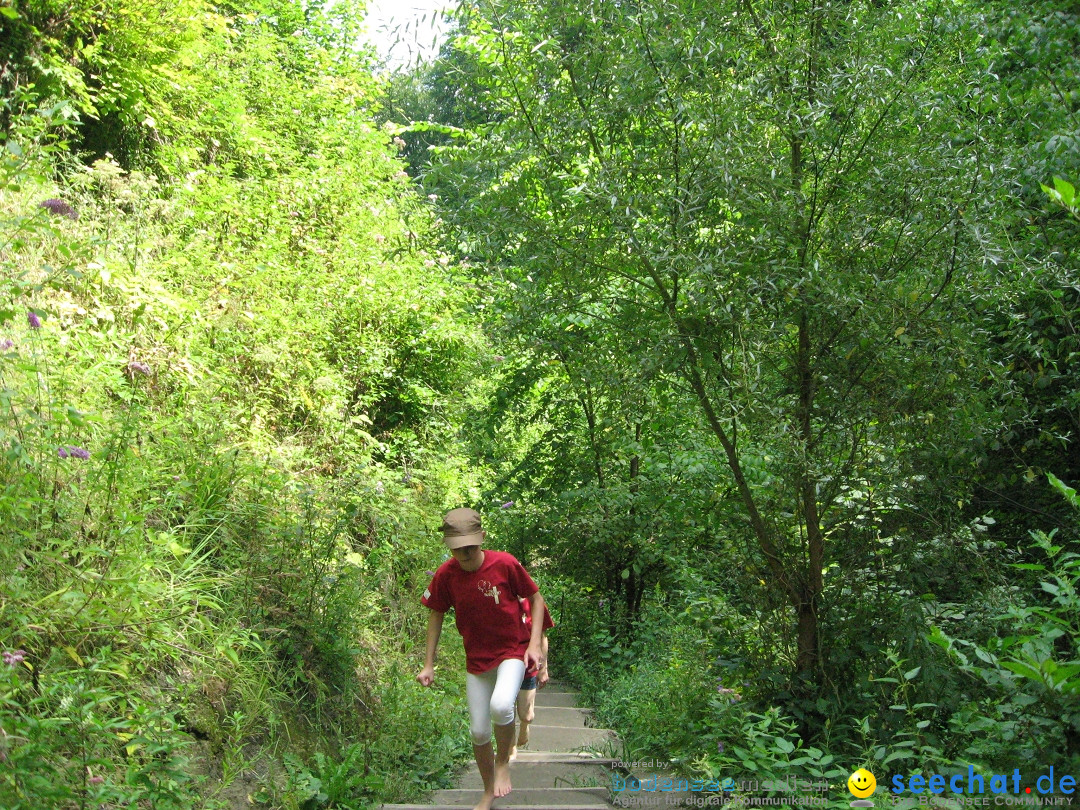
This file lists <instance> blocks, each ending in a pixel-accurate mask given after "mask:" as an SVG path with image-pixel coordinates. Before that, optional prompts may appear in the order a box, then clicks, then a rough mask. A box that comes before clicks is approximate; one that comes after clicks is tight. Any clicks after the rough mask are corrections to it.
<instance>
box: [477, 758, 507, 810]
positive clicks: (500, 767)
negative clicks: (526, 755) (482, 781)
mask: <svg viewBox="0 0 1080 810" xmlns="http://www.w3.org/2000/svg"><path fill="white" fill-rule="evenodd" d="M510 789H511V788H510V763H509V762H496V763H495V798H496V799H498V798H499V797H500V796H506V795H507V794H509V793H510ZM484 810H487V808H484Z"/></svg>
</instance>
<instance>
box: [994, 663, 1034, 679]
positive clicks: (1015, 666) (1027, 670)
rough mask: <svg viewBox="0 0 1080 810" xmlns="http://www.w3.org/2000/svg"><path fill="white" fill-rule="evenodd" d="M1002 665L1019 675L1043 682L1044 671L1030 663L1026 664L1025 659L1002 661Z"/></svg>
mask: <svg viewBox="0 0 1080 810" xmlns="http://www.w3.org/2000/svg"><path fill="white" fill-rule="evenodd" d="M1001 666H1003V667H1004V668H1005V669H1007V670H1009V671H1010V672H1015V673H1016V674H1017V675H1020V676H1022V677H1024V678H1027V679H1029V680H1032V681H1037V682H1038V683H1042V682H1043V677H1042V673H1041V672H1039V670H1037V669H1035V667H1033V666H1031V665H1030V664H1025V663H1024V662H1023V661H1002V662H1001Z"/></svg>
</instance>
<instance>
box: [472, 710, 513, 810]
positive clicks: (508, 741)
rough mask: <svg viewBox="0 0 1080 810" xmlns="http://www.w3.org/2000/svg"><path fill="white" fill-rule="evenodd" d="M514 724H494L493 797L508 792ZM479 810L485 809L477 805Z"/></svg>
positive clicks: (485, 809)
mask: <svg viewBox="0 0 1080 810" xmlns="http://www.w3.org/2000/svg"><path fill="white" fill-rule="evenodd" d="M514 731H515V728H514V724H513V723H507V724H506V725H504V726H495V743H496V746H497V754H496V755H495V785H494V788H495V798H496V799H497V798H499V797H500V796H505V795H507V794H508V793H509V792H510V789H511V788H510V749H511V748H513V747H514ZM477 808H479V810H487V808H481V807H480V806H479V805H477Z"/></svg>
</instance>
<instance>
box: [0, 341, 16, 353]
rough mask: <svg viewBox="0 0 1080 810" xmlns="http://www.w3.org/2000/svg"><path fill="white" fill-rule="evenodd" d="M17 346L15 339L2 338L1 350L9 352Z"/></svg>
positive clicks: (0, 342)
mask: <svg viewBox="0 0 1080 810" xmlns="http://www.w3.org/2000/svg"><path fill="white" fill-rule="evenodd" d="M14 348H15V341H14V340H12V339H11V338H4V339H3V340H0V352H8V351H11V350H12V349H14Z"/></svg>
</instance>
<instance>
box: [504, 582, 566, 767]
mask: <svg viewBox="0 0 1080 810" xmlns="http://www.w3.org/2000/svg"><path fill="white" fill-rule="evenodd" d="M518 601H519V602H521V610H522V616H521V619H522V621H524V622H525V626H526V627H528V628H529V631H530V633H531V632H532V612H531V610H530V608H529V601H528V600H527V599H520V600H518ZM554 626H555V622H553V621H552V620H551V614H550V613H548V612H547V610H545V611H544V629H543V633H544V635H543V637H542V638H541V640H540V652H541V653H542V654H543V656H544V665H543V666H542V667H540V668H539V669H537V670H534V671H532V672H526V673H525V680H523V681H522V682H521V690H520V691H519V692H518V699H517V716H518V734H517V743H516V744H515V745H514V747H513V748H511V749H510V759H511V760H514V759H515V758H516V757H517V749H518V746H521V747H522V748H524V747H525V746H526V745H528V744H529V724H530V723H531V722H532V721H533V717H535V716H536V690H537V689H543V688H544V687H545V686H546V685H547V682H548V681H549V680H550V678H549V676H548V637H547V631H548V630H550V629H551V628H552V627H554Z"/></svg>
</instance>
